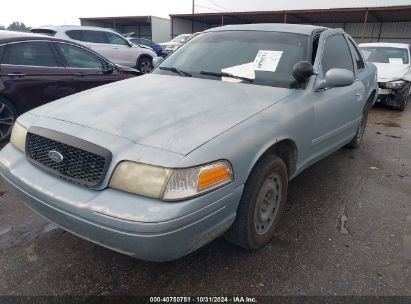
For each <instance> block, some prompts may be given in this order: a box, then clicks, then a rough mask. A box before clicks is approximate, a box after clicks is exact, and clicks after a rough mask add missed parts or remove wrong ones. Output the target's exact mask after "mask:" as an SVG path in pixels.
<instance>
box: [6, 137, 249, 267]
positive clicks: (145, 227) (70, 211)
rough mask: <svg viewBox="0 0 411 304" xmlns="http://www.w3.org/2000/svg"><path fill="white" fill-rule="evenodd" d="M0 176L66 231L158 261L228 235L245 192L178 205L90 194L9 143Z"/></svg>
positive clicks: (114, 193) (229, 190)
mask: <svg viewBox="0 0 411 304" xmlns="http://www.w3.org/2000/svg"><path fill="white" fill-rule="evenodd" d="M0 175H1V176H2V177H3V178H4V179H5V180H6V181H7V182H8V183H9V184H10V185H11V187H12V188H13V189H14V190H15V191H16V192H17V193H18V194H19V195H20V196H21V197H22V198H23V200H24V201H25V203H26V204H27V205H28V206H29V207H30V208H31V209H33V210H34V211H35V212H37V213H38V214H40V215H41V216H43V217H44V218H46V219H48V220H49V221H51V222H53V223H55V224H56V225H58V226H60V227H61V228H63V229H65V230H67V231H69V232H71V233H73V234H75V235H78V236H80V237H82V238H84V239H87V240H89V241H92V242H94V243H97V244H99V245H102V246H104V247H107V248H110V249H113V250H115V251H118V252H121V253H124V254H127V255H131V256H134V257H136V258H139V259H143V260H148V261H156V262H161V261H167V260H173V259H176V258H179V257H181V256H184V255H186V254H188V253H190V252H192V251H194V250H195V249H197V248H199V247H201V246H203V245H205V244H206V243H208V242H210V241H212V240H213V239H215V238H217V237H218V236H220V235H221V234H223V233H224V232H225V231H226V230H227V229H228V228H229V227H230V225H231V224H232V223H233V221H234V218H235V213H236V209H237V205H238V202H239V200H240V197H241V194H242V190H243V186H240V187H237V188H233V187H232V185H227V186H225V187H223V188H221V189H219V190H217V191H214V192H211V193H209V194H206V195H204V196H201V197H198V198H195V199H191V200H187V201H183V202H175V203H170V202H163V201H160V200H156V199H152V198H146V197H142V196H138V195H134V194H129V193H126V192H122V191H118V190H115V189H110V188H108V189H104V190H101V191H96V190H90V189H86V188H84V187H81V186H77V185H74V184H70V183H68V182H66V181H64V180H61V179H59V178H57V177H55V176H53V175H51V174H49V173H46V172H44V171H42V170H41V169H39V168H37V167H35V166H33V165H32V164H31V163H30V162H29V161H27V159H26V158H25V156H24V154H22V153H21V152H20V151H18V150H17V149H16V148H15V147H14V146H12V145H10V144H9V145H7V146H6V147H5V148H3V150H2V151H1V152H0Z"/></svg>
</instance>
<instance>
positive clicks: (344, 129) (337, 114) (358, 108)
mask: <svg viewBox="0 0 411 304" xmlns="http://www.w3.org/2000/svg"><path fill="white" fill-rule="evenodd" d="M319 45H320V47H319V50H318V51H319V52H320V58H321V61H320V65H319V68H318V73H319V75H318V77H317V79H316V83H318V82H321V81H323V80H324V79H325V75H326V73H327V72H328V71H329V70H331V69H335V68H337V69H346V70H349V71H352V72H353V73H354V77H355V81H354V83H353V84H351V85H350V86H346V87H333V88H326V89H321V90H317V91H316V92H315V96H316V102H315V104H314V112H315V125H316V126H315V138H314V139H313V142H312V144H313V149H314V151H315V152H316V154H317V155H319V156H322V155H324V154H327V153H329V152H331V151H334V150H335V149H336V148H338V147H340V146H341V145H342V144H344V143H345V142H347V140H349V139H351V138H352V137H354V135H355V132H356V129H357V127H358V125H359V123H360V122H361V118H362V109H363V106H364V102H363V100H364V95H365V94H364V93H365V88H364V84H363V83H362V81H361V80H360V79H359V78H358V73H357V72H356V71H355V69H354V62H353V56H352V54H351V50H350V47H349V45H348V42H347V40H346V39H345V36H344V34H342V33H341V32H339V31H334V30H327V31H324V32H323V33H322V34H321V37H320V43H319Z"/></svg>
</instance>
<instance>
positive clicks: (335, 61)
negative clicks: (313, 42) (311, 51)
mask: <svg viewBox="0 0 411 304" xmlns="http://www.w3.org/2000/svg"><path fill="white" fill-rule="evenodd" d="M321 64H322V70H323V75H325V74H326V73H327V72H328V71H329V70H331V69H346V70H350V71H352V72H354V66H353V61H352V57H351V52H350V49H349V48H348V44H347V41H346V40H345V38H344V36H343V35H332V36H329V37H328V38H327V39H326V40H325V47H324V51H323V57H322V62H321Z"/></svg>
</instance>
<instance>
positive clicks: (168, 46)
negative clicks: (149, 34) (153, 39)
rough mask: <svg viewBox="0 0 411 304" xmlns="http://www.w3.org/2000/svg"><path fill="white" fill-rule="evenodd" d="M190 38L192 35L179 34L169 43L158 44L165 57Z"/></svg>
mask: <svg viewBox="0 0 411 304" xmlns="http://www.w3.org/2000/svg"><path fill="white" fill-rule="evenodd" d="M191 36H192V34H181V35H178V36H177V37H175V38H174V39H173V40H171V41H169V42H164V43H160V46H161V47H162V49H163V53H164V54H165V55H168V54H170V53H172V52H174V51H175V50H176V49H178V48H179V47H180V46H182V45H183V44H184V43H185V42H186V41H187V40H188V39H189V38H190V37H191Z"/></svg>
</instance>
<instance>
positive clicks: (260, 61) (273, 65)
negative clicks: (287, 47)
mask: <svg viewBox="0 0 411 304" xmlns="http://www.w3.org/2000/svg"><path fill="white" fill-rule="evenodd" d="M282 55H283V51H264V50H260V51H258V53H257V56H255V59H254V70H256V71H266V72H275V70H276V69H277V66H278V63H279V62H280V59H281V56H282Z"/></svg>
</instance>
